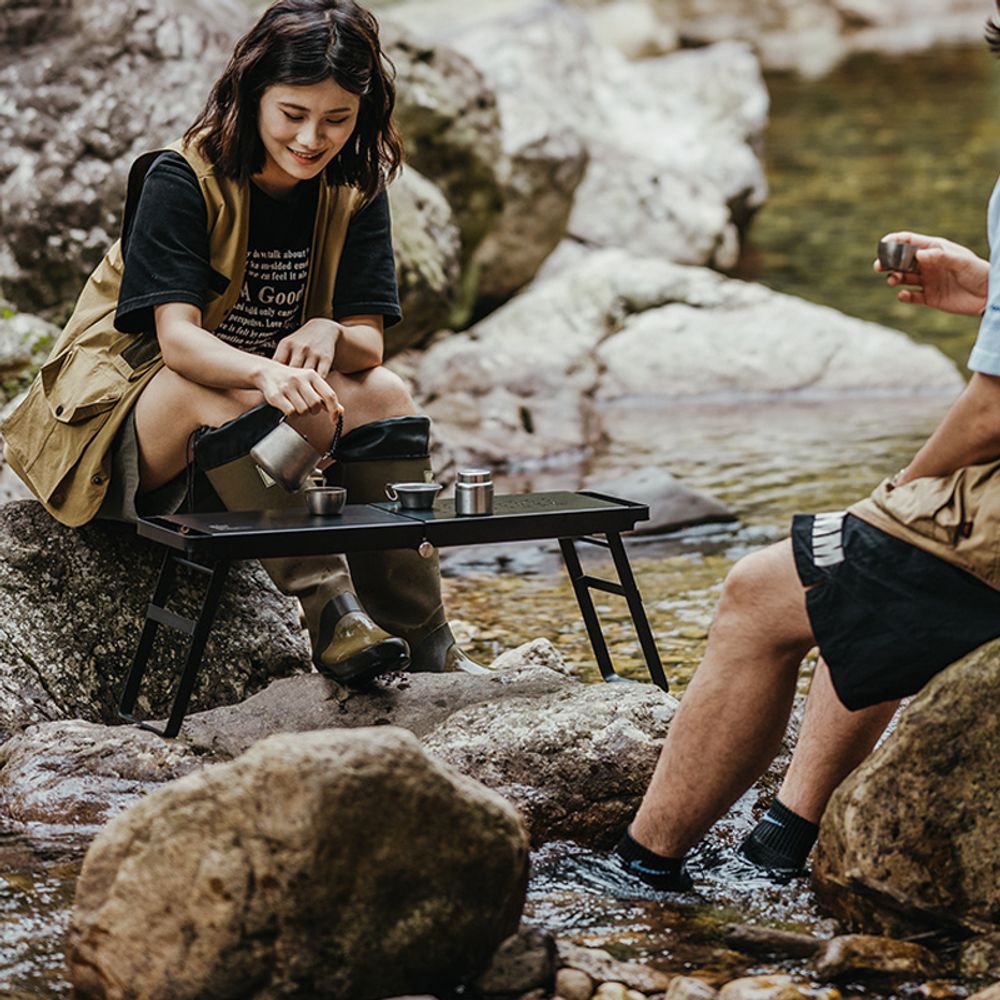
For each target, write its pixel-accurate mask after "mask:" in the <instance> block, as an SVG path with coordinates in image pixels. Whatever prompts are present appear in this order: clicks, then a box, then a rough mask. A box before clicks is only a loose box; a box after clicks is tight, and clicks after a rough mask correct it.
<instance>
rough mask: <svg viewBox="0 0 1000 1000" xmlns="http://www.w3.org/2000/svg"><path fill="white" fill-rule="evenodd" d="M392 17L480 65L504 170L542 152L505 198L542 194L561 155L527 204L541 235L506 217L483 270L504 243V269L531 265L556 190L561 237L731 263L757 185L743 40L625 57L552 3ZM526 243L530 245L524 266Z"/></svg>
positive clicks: (554, 221)
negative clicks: (505, 158) (510, 262)
mask: <svg viewBox="0 0 1000 1000" xmlns="http://www.w3.org/2000/svg"><path fill="white" fill-rule="evenodd" d="M393 16H394V17H396V18H399V19H405V21H406V23H407V24H409V25H411V26H412V27H413V28H414V29H416V28H419V29H421V30H423V31H426V32H427V33H428V34H431V35H432V36H433V37H434V38H436V39H440V40H443V41H445V42H447V44H449V45H451V46H452V47H454V48H456V49H457V50H458V51H459V52H461V53H462V54H463V55H465V56H467V57H468V58H469V59H470V60H471V61H472V62H473V63H474V64H475V65H476V66H477V67H478V68H479V69H480V70H481V71H482V72H483V74H484V76H485V77H486V80H487V82H488V83H489V84H490V85H491V86H492V87H493V89H494V90H495V92H496V95H497V101H498V104H499V108H500V114H501V124H502V127H503V132H504V148H505V150H506V151H507V152H508V155H510V156H511V158H512V163H514V165H515V166H514V172H515V174H516V173H518V172H521V171H520V168H519V167H518V166H517V164H519V163H524V164H525V165H526V166H527V162H528V161H529V160H530V159H531V156H530V153H531V150H532V148H533V147H538V146H539V144H540V148H541V149H543V150H547V152H546V153H545V157H544V160H547V161H548V164H549V165H548V166H545V165H544V160H543V163H542V164H536V165H535V166H534V167H533V168H532V170H531V171H530V172H527V173H522V176H524V180H523V181H521V182H520V184H517V183H515V180H516V178H515V177H514V176H512V182H511V185H510V188H511V190H510V191H509V192H506V193H508V194H510V196H511V197H512V199H513V203H515V204H521V203H522V202H524V201H525V196H526V195H530V194H531V193H532V192H539V191H541V190H542V184H543V182H544V176H545V173H546V171H549V172H551V171H552V170H553V169H554V168H555V167H557V166H558V164H559V163H560V161H561V163H562V165H561V166H558V170H557V171H556V173H555V176H556V177H558V178H559V181H558V183H557V187H556V188H555V190H553V191H551V192H550V194H549V195H548V196H547V198H546V199H545V200H543V201H541V202H539V205H538V208H537V209H536V211H541V212H544V216H543V218H544V219H545V220H546V222H547V225H546V227H544V230H543V227H542V226H541V225H540V223H533V222H531V219H532V212H531V209H530V208H529V211H528V213H527V214H525V213H524V212H519V213H518V214H519V218H518V220H517V224H516V225H508V223H513V222H514V220H513V219H505V220H502V221H501V229H502V230H503V231H502V232H501V233H498V235H497V236H495V237H493V238H492V240H491V242H492V244H493V246H495V247H496V250H495V251H493V250H490V249H489V248H484V251H483V254H484V259H483V263H484V266H486V267H487V268H488V269H495V268H498V267H499V266H500V264H501V263H502V262H501V261H500V260H499V259H498V254H499V253H501V252H502V251H504V250H505V248H514V247H517V249H516V250H514V251H513V252H514V253H516V254H517V256H518V260H517V265H516V267H511V268H510V274H511V275H512V276H514V275H523V274H525V273H528V272H529V271H531V270H532V267H534V268H537V261H540V260H541V259H542V258H543V257H544V255H545V254H547V253H548V252H549V251H551V250H552V249H553V248H554V246H555V245H556V242H557V241H558V239H559V236H560V235H561V233H562V229H563V226H564V225H565V224H566V223H565V216H564V212H563V207H564V206H565V205H566V204H567V201H568V196H572V197H573V207H572V212H571V214H570V217H569V222H568V232H569V234H570V235H571V236H572V237H574V238H575V239H578V240H580V241H583V242H585V243H586V244H587V245H590V246H617V247H631V248H633V249H635V250H636V251H638V252H639V253H651V254H658V255H663V256H665V257H666V258H667V259H668V260H676V261H683V262H687V263H699V264H700V263H715V264H718V265H720V266H731V265H732V264H733V263H735V260H736V255H737V252H738V233H737V229H738V227H739V226H740V225H742V224H743V223H744V222H745V221H746V219H747V218H748V217H749V215H750V214H752V212H753V211H754V210H755V209H756V208H757V207H758V206H759V205H760V204H761V203H762V201H763V199H764V197H765V195H766V189H767V185H766V180H765V178H764V174H763V169H762V166H761V164H760V161H759V159H758V157H757V155H756V153H755V152H754V147H755V146H756V145H757V144H758V143H759V140H760V138H761V134H762V130H763V128H764V125H765V123H766V119H767V107H768V98H767V91H766V88H765V86H764V83H763V80H762V78H761V75H760V68H759V65H758V63H757V60H756V58H755V56H754V55H753V53H752V51H751V50H750V49H749V47H747V46H745V45H738V44H736V45H724V46H719V47H716V48H711V49H705V50H703V51H699V52H682V53H678V54H675V55H669V56H664V57H662V59H658V60H650V61H644V62H643V63H641V64H638V63H637V64H630V63H629V62H627V60H626V59H625V58H624V57H623V56H622V55H621V54H620V53H619V52H617V51H616V50H615V49H613V48H612V47H611V46H610V45H607V44H603V43H602V41H601V40H599V39H597V38H595V36H594V33H593V31H592V29H591V27H590V26H589V25H588V23H587V21H586V19H585V18H584V17H583V15H582V14H581V13H580V12H579V11H576V10H573V9H572V8H571V7H569V6H566V5H563V4H552V3H540V2H535V3H532V4H525V3H518V2H514V3H506V4H496V3H494V4H488V5H486V8H485V10H483V11H481V12H480V11H476V12H473V13H471V14H467V13H465V12H460V11H458V10H456V9H455V6H454V5H453V4H448V3H443V4H442V3H430V4H428V3H416V4H402V5H399V6H396V7H393ZM552 94H558V95H559V99H558V100H552ZM564 137H565V138H564ZM570 137H572V138H573V139H575V140H576V142H577V143H578V144H579V146H580V147H582V150H583V151H585V153H586V156H587V158H588V161H589V166H588V167H587V170H586V173H585V174H584V177H583V180H582V182H580V186H579V188H578V189H577V190H576V191H575V195H574V192H573V188H575V187H576V183H577V180H578V173H579V170H580V168H581V167H582V160H581V158H580V154H579V153H578V152H577V151H576V149H575V148H574V143H572V142H571V140H570ZM540 166H541V167H543V169H541V170H540V169H539V167H540ZM531 174H534V177H532V176H531ZM539 175H540V176H539ZM518 188H520V189H521V190H522V191H523V192H525V194H524V195H520V194H518V193H517V192H518ZM526 204H530V203H526ZM526 223H527V225H526ZM518 236H520V237H521V242H520V243H518ZM529 240H533V242H534V245H535V246H536V247H537V250H538V251H539V252H540V253H541V257H538V258H537V260H536V261H535V262H532V261H531V259H530V258H531V253H532V246H531V245H529V243H528V241H529ZM483 280H484V286H483V287H484V290H486V291H487V292H488V293H489V295H490V297H491V298H492V299H494V300H496V299H499V298H500V297H502V292H503V287H504V285H505V284H508V283H509V281H501V280H500V273H499V272H497V271H494V274H493V275H492V276H489V275H484V278H483ZM511 290H512V289H511Z"/></svg>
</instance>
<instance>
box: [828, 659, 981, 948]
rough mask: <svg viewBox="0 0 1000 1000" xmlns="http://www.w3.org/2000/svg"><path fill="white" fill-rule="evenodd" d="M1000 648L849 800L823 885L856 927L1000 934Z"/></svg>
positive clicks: (835, 828) (860, 774) (905, 718)
mask: <svg viewBox="0 0 1000 1000" xmlns="http://www.w3.org/2000/svg"><path fill="white" fill-rule="evenodd" d="M998 693H1000V643H991V644H988V645H986V646H983V647H981V648H980V649H979V650H977V651H975V652H973V653H971V654H969V655H968V656H967V657H965V658H964V659H963V660H960V661H959V662H958V663H956V664H953V665H952V666H951V667H949V668H948V669H947V670H945V671H943V672H942V673H941V674H939V675H938V676H937V677H936V678H935V679H934V680H932V681H931V682H930V683H929V684H928V685H927V686H926V687H925V688H924V690H923V691H922V692H921V693H920V694H919V695H918V696H917V697H916V698H915V699H914V701H913V702H912V703H911V704H910V705H909V706H907V708H906V709H904V711H903V712H902V714H901V716H900V718H899V722H898V725H897V726H896V729H895V731H894V732H893V733H892V735H891V736H890V737H889V738H888V739H886V740H885V742H884V743H883V744H882V745H881V746H880V747H879V749H878V750H876V751H875V753H874V754H873V755H872V756H871V757H870V758H868V760H867V761H865V762H864V763H863V764H862V765H861V766H860V767H859V768H858V769H857V770H856V771H854V772H853V773H852V774H851V775H850V777H848V778H847V779H846V780H845V781H844V783H843V784H842V785H841V786H840V788H838V789H837V791H836V792H835V793H834V795H833V797H832V798H831V800H830V803H829V805H828V806H827V809H826V812H825V813H824V815H823V820H822V823H821V825H820V836H819V842H818V849H817V853H816V861H815V865H814V868H813V876H814V881H815V883H816V888H817V891H818V892H819V894H820V896H821V898H822V900H823V901H824V903H825V904H826V905H827V906H828V907H829V908H830V909H831V910H832V912H833V913H834V914H835V915H836V916H837V917H839V918H840V919H843V920H845V921H847V922H849V924H850V925H852V926H854V927H863V928H864V927H870V928H873V929H876V930H883V931H885V932H887V933H890V934H898V933H900V932H910V931H912V930H913V928H914V927H920V928H924V927H926V926H927V925H928V924H930V925H931V926H940V925H942V924H943V925H944V926H949V927H955V926H959V927H971V928H973V929H976V930H980V931H990V930H995V923H996V919H997V914H998V913H1000V785H998V783H997V760H998V759H1000V719H998V718H997V716H996V713H994V712H990V711H984V710H983V706H984V705H989V704H991V703H992V702H993V701H994V700H995V698H996V697H997V695H998Z"/></svg>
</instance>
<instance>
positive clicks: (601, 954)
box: [559, 941, 674, 1000]
mask: <svg viewBox="0 0 1000 1000" xmlns="http://www.w3.org/2000/svg"><path fill="white" fill-rule="evenodd" d="M559 960H560V962H562V963H564V964H565V965H568V966H570V967H572V968H574V969H579V970H581V971H582V972H586V973H587V975H589V976H590V977H591V978H592V979H593V980H594V982H598V983H602V984H603V983H621V984H623V985H624V986H625V987H626V988H627V989H633V990H638V991H639V992H642V993H647V994H648V993H659V992H663V991H665V990H666V989H668V987H669V986H670V982H671V980H672V979H673V978H674V977H673V976H670V975H668V974H667V973H665V972H659V971H658V970H656V969H650V968H647V967H646V966H645V965H640V964H639V963H638V962H620V961H618V959H616V958H613V957H612V956H611V954H610V953H608V952H606V951H604V950H603V949H602V948H583V947H581V946H580V945H576V944H571V943H570V942H568V941H560V942H559ZM595 1000H597V994H595ZM601 1000H607V998H606V997H602V998H601Z"/></svg>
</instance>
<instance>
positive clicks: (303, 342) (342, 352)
mask: <svg viewBox="0 0 1000 1000" xmlns="http://www.w3.org/2000/svg"><path fill="white" fill-rule="evenodd" d="M382 345H383V334H382V317H381V316H348V317H346V318H345V319H342V320H341V321H340V322H339V323H338V322H336V321H334V320H332V319H311V320H309V321H308V322H307V323H305V324H304V325H303V326H300V327H299V328H298V330H296V331H295V333H291V334H289V335H288V336H287V337H285V338H284V339H283V340H282V341H281V342H280V343H279V344H278V349H277V350H276V351H275V352H274V358H273V360H274V361H278V362H280V363H282V364H286V365H291V366H292V367H293V368H311V369H313V370H314V371H315V372H317V373H318V374H319V375H321V376H323V377H325V376H326V375H328V374H329V373H330V371H338V372H342V373H343V374H344V375H351V374H353V373H354V372H361V371H367V370H368V369H369V368H376V367H377V366H378V365H380V364H382Z"/></svg>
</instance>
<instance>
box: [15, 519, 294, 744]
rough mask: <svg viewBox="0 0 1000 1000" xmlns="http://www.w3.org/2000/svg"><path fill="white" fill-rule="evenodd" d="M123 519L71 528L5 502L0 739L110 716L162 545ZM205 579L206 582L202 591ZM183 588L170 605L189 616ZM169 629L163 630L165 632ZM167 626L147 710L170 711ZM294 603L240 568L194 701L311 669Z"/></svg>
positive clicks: (171, 659) (173, 667)
mask: <svg viewBox="0 0 1000 1000" xmlns="http://www.w3.org/2000/svg"><path fill="white" fill-rule="evenodd" d="M157 548H158V547H155V546H153V545H152V544H151V543H149V542H146V541H144V540H142V539H140V538H138V537H137V536H136V534H135V530H134V528H132V527H129V526H126V525H110V524H99V523H94V524H91V525H88V526H87V527H85V528H78V529H74V528H66V527H64V526H62V525H60V524H58V523H57V522H56V521H54V520H53V519H52V518H51V517H50V516H49V515H48V514H47V513H46V512H45V510H44V509H43V508H42V506H41V505H40V504H39V503H37V502H36V501H33V500H30V501H19V502H14V503H8V504H6V505H5V506H3V507H0V741H2V740H3V739H6V738H8V737H9V736H10V735H12V733H14V732H17V731H19V730H21V729H24V728H25V727H26V726H28V725H30V724H32V723H36V722H43V721H46V720H55V719H72V718H80V719H85V720H89V721H110V720H112V719H114V718H115V717H116V712H117V705H118V699H119V696H120V693H121V686H122V683H123V681H124V678H125V675H126V673H127V671H128V667H129V664H130V662H131V658H132V654H133V653H134V651H135V647H136V644H137V642H138V639H139V632H140V628H141V625H142V621H143V618H144V615H145V609H146V604H147V602H148V601H149V598H150V595H151V594H152V588H153V584H154V582H155V579H156V573H157V571H158V567H159V562H160V559H161V551H162V550H161V551H157ZM203 587H204V581H203V580H202V579H200V578H199V579H197V583H196V584H195V588H196V590H197V593H200V592H201V591H202V590H203ZM195 588H193V587H192V586H191V585H190V584H186V585H185V586H184V587H183V588H182V590H181V592H180V594H179V595H178V598H177V600H176V602H175V603H173V605H172V606H173V608H174V609H175V610H178V611H180V612H181V613H183V611H184V610H185V609H187V610H188V611H189V613H190V611H191V610H192V608H191V605H192V601H193V599H194V595H195V592H196V590H195ZM164 633H166V635H164ZM177 635H178V633H168V632H167V631H166V630H165V629H161V636H163V638H161V639H160V641H159V642H158V644H157V645H158V649H156V650H154V657H153V659H152V660H151V663H150V666H149V669H148V671H147V675H146V678H145V680H144V682H143V698H142V699H141V701H140V705H139V709H140V712H142V713H143V714H146V715H149V714H151V713H154V712H158V713H163V712H164V710H165V709H166V708H168V707H169V704H170V702H171V700H172V695H173V688H174V685H175V682H176V679H177V677H178V671H179V663H180V658H179V653H180V650H179V649H178V647H179V646H181V645H182V644H181V643H179V642H177V639H176V636H177ZM309 659H310V657H309V649H308V643H307V640H306V638H305V636H304V635H303V634H302V632H301V630H300V628H299V623H298V613H297V605H296V603H295V602H294V601H293V600H292V599H291V598H287V597H283V596H281V595H280V594H278V593H277V591H276V590H275V589H274V587H273V585H272V584H271V583H270V581H269V580H268V579H267V577H266V574H265V573H264V571H263V569H261V568H260V566H259V565H258V564H257V563H243V564H238V566H237V567H234V570H233V571H232V573H231V575H230V577H229V580H228V582H227V585H226V588H225V591H224V593H223V597H222V600H221V602H220V605H219V612H218V617H217V619H216V622H215V624H214V626H213V628H212V632H211V635H210V638H209V642H208V647H207V650H206V656H205V660H204V663H203V667H202V670H201V672H200V675H199V679H198V684H197V686H196V689H195V700H194V702H193V705H194V706H195V707H197V706H201V707H207V706H210V705H217V704H221V703H227V702H233V701H238V700H239V699H241V698H244V697H246V695H248V694H249V693H251V692H253V691H255V690H258V689H259V688H261V687H263V686H264V685H265V684H266V683H267V682H268V681H269V680H271V679H272V678H274V677H280V676H285V675H287V674H290V673H294V672H297V671H301V670H304V669H309Z"/></svg>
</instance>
